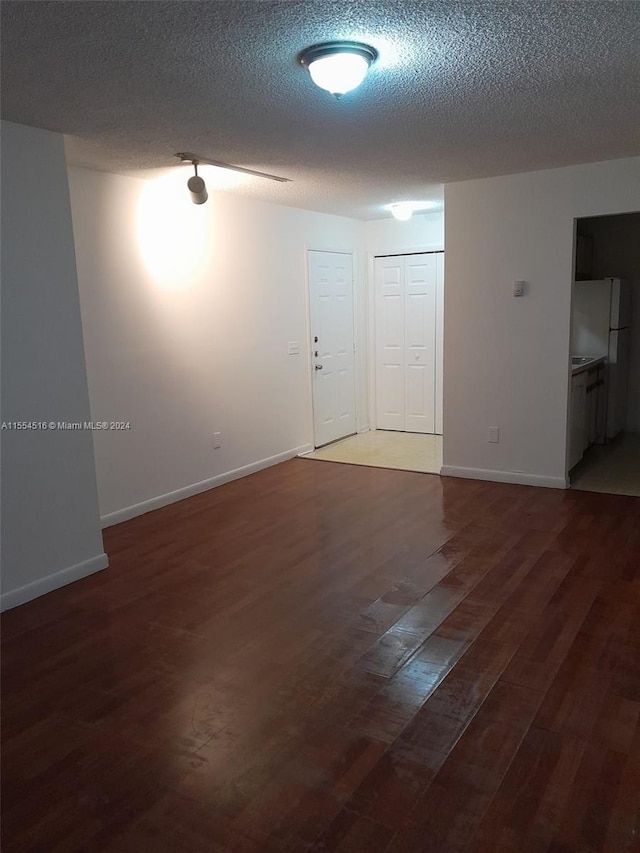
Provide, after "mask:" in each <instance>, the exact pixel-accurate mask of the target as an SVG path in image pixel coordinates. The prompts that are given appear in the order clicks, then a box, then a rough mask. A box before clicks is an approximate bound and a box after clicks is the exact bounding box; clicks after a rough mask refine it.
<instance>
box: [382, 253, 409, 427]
mask: <svg viewBox="0 0 640 853" xmlns="http://www.w3.org/2000/svg"><path fill="white" fill-rule="evenodd" d="M375 290H376V407H377V417H376V420H377V426H378V428H379V429H398V430H403V429H404V428H405V426H404V362H405V353H404V324H405V308H404V258H402V257H392V258H376V262H375Z"/></svg>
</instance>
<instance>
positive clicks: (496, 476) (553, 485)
mask: <svg viewBox="0 0 640 853" xmlns="http://www.w3.org/2000/svg"><path fill="white" fill-rule="evenodd" d="M440 475H441V476H442V477H464V478H465V479H467V480H490V481H491V482H493V483H514V484H515V485H518V486H544V487H545V488H548V489H568V488H569V483H568V481H567V478H566V477H545V476H542V475H540V474H525V473H523V472H519V471H492V470H490V469H485V468H458V467H457V466H455V465H443V466H442V468H441V469H440Z"/></svg>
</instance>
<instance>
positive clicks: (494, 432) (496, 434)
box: [487, 427, 500, 444]
mask: <svg viewBox="0 0 640 853" xmlns="http://www.w3.org/2000/svg"><path fill="white" fill-rule="evenodd" d="M487 441H489V442H491V444H498V442H499V441H500V430H499V429H498V427H489V429H488V430H487Z"/></svg>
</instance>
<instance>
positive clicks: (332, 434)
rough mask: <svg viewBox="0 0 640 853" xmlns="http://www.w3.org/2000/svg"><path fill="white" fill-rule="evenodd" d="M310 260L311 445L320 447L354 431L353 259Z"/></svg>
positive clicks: (322, 256)
mask: <svg viewBox="0 0 640 853" xmlns="http://www.w3.org/2000/svg"><path fill="white" fill-rule="evenodd" d="M308 256H309V311H310V320H311V355H312V359H311V365H312V368H311V369H312V385H313V423H314V443H315V446H316V447H321V446H322V445H324V444H328V443H329V442H331V441H336V440H337V439H339V438H345V437H346V436H348V435H353V434H354V433H355V431H356V388H355V370H354V363H355V356H354V352H355V337H354V329H353V259H352V256H351V255H347V254H342V253H338V252H316V251H310V252H309V253H308Z"/></svg>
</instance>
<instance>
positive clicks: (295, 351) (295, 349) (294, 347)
mask: <svg viewBox="0 0 640 853" xmlns="http://www.w3.org/2000/svg"><path fill="white" fill-rule="evenodd" d="M288 353H289V355H300V341H289V344H288Z"/></svg>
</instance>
